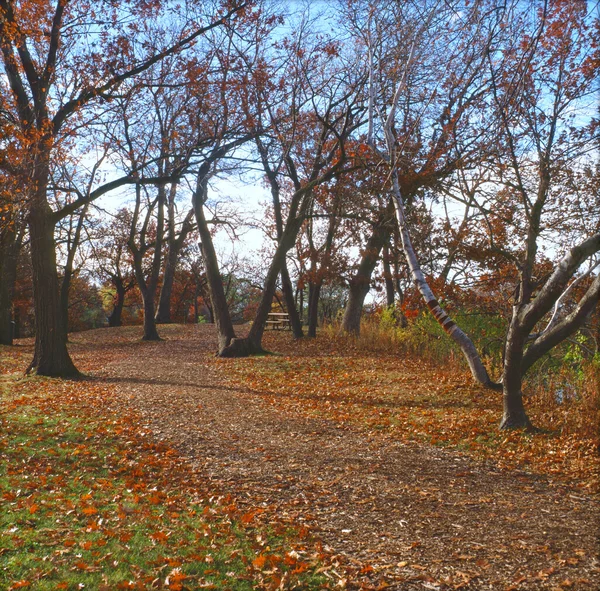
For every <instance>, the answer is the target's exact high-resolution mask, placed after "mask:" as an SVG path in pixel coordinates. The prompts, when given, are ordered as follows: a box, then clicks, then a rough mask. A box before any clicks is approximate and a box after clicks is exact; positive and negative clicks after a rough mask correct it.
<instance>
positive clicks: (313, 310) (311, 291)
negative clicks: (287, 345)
mask: <svg viewBox="0 0 600 591" xmlns="http://www.w3.org/2000/svg"><path fill="white" fill-rule="evenodd" d="M322 286H323V281H322V280H319V281H314V282H311V283H309V286H308V336H309V337H311V338H315V337H316V336H317V325H318V323H319V299H320V296H321V287H322Z"/></svg>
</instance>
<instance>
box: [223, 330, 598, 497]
mask: <svg viewBox="0 0 600 591" xmlns="http://www.w3.org/2000/svg"><path fill="white" fill-rule="evenodd" d="M266 346H267V348H268V349H270V350H272V351H275V352H277V355H267V356H263V357H252V358H246V359H239V360H236V361H235V362H234V363H231V362H228V361H224V360H219V359H217V360H215V364H216V366H217V367H221V368H222V374H223V378H224V379H229V380H231V381H232V382H235V383H236V384H238V385H240V384H243V385H246V387H248V388H249V389H251V390H252V391H253V392H256V393H260V394H262V395H263V396H265V398H266V399H269V400H270V401H271V402H272V403H274V404H279V405H281V406H289V405H295V406H296V408H297V409H298V410H299V411H302V412H307V413H309V414H311V415H313V416H328V417H331V418H332V419H335V420H338V421H342V422H352V423H353V424H355V425H359V426H362V428H364V429H365V430H366V431H370V432H379V433H381V434H382V435H383V434H387V435H389V436H391V437H393V438H394V439H397V440H399V441H405V442H416V443H423V444H429V445H435V446H440V447H445V448H448V449H456V450H459V451H461V452H464V453H467V454H469V455H471V456H472V457H474V458H478V459H483V460H490V461H493V462H494V463H495V464H497V465H498V466H499V467H501V468H527V469H530V470H533V471H535V472H539V473H543V474H548V475H552V476H553V477H555V478H559V479H562V480H565V481H569V482H571V483H572V484H574V485H575V486H577V487H579V488H581V489H585V490H590V491H593V490H597V487H598V468H599V462H598V449H599V444H600V438H599V432H598V425H599V424H600V394H599V393H598V390H597V388H596V389H595V393H594V388H593V387H592V386H590V387H589V388H588V391H587V394H586V395H585V396H584V397H583V398H579V399H577V398H570V399H566V400H563V401H562V403H560V404H558V403H557V401H556V399H555V396H554V392H552V391H550V390H547V391H543V392H539V391H538V392H535V393H534V395H531V396H526V405H527V410H528V413H529V414H530V417H531V419H532V422H533V424H534V425H535V426H536V427H538V428H539V431H537V432H535V433H532V432H524V431H500V430H499V429H498V424H499V422H500V417H501V413H502V400H501V394H499V393H495V392H491V391H489V390H485V389H484V388H481V387H479V386H477V385H476V384H474V383H473V381H472V379H471V377H470V375H469V374H468V373H466V372H465V371H462V370H457V369H456V368H455V367H453V368H451V369H448V368H443V367H440V366H439V365H436V364H433V363H428V362H426V361H424V360H423V359H419V358H416V357H403V356H402V355H400V354H398V353H390V352H388V351H379V352H377V353H374V352H372V351H365V350H364V349H363V348H362V347H360V346H359V344H358V343H356V341H355V340H354V339H352V338H345V337H337V336H332V335H331V334H329V335H328V334H322V335H321V336H320V337H319V339H318V340H309V339H305V340H301V341H298V342H293V341H291V340H290V339H289V338H286V336H285V335H284V334H281V333H278V332H276V331H273V332H270V333H268V334H267V338H266ZM589 379H590V381H592V380H594V379H595V380H597V379H598V378H597V377H594V376H590V377H589Z"/></svg>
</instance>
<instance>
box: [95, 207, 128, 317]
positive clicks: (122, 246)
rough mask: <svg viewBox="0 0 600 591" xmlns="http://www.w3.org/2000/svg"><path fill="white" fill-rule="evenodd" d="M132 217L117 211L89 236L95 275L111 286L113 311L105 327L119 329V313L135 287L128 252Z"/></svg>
mask: <svg viewBox="0 0 600 591" xmlns="http://www.w3.org/2000/svg"><path fill="white" fill-rule="evenodd" d="M130 218H131V215H130V213H129V212H128V211H127V209H124V208H123V209H120V210H119V211H118V212H117V213H116V214H115V216H114V217H113V218H112V220H110V221H109V222H106V223H104V224H102V225H100V226H99V227H98V228H96V229H95V231H94V234H93V236H92V256H93V259H94V264H95V267H96V271H95V272H96V274H97V275H98V276H99V277H100V278H101V279H102V280H106V279H108V280H109V281H110V283H111V284H112V286H113V289H114V295H113V298H112V300H113V301H112V304H113V307H112V311H111V313H110V315H109V316H108V326H110V327H116V326H122V324H123V322H122V313H123V306H124V304H125V296H126V294H127V292H129V291H131V290H132V289H133V288H134V287H135V273H134V270H133V260H132V259H131V255H130V253H129V251H128V249H127V240H128V239H129V228H130V227H131V219H130Z"/></svg>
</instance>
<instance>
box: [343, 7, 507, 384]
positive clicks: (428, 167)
mask: <svg viewBox="0 0 600 591" xmlns="http://www.w3.org/2000/svg"><path fill="white" fill-rule="evenodd" d="M459 8H460V10H458V9H459ZM481 8H482V5H480V4H477V5H472V6H470V7H466V6H462V4H461V5H460V6H459V3H448V2H435V1H432V2H424V3H420V2H419V3H417V2H414V3H413V2H408V3H405V4H402V5H397V6H396V5H394V6H390V7H384V6H383V5H380V4H378V3H377V4H375V5H373V6H371V5H366V4H364V3H361V2H356V3H352V4H351V5H350V14H349V17H350V21H351V23H352V26H353V30H354V31H355V32H356V35H357V37H358V39H359V40H360V42H361V43H363V44H364V48H365V55H364V60H365V62H366V65H367V71H368V76H369V98H368V100H369V124H368V126H369V128H368V138H367V142H368V144H369V145H370V146H371V147H372V149H373V150H374V151H375V153H376V154H378V155H379V157H380V158H381V161H382V162H383V163H385V164H386V165H387V167H388V171H389V173H388V179H389V182H388V186H389V190H390V193H391V197H392V199H393V203H394V209H395V213H396V220H397V223H398V227H399V232H400V237H401V242H402V246H403V251H404V255H405V257H406V260H407V263H408V266H409V268H410V271H411V274H412V277H413V280H414V282H415V285H416V286H417V288H418V290H419V292H420V293H421V295H422V297H423V299H424V301H425V303H426V305H427V307H428V308H429V309H430V310H431V312H432V314H433V315H434V317H435V318H436V320H437V321H438V322H439V323H440V325H441V326H442V327H443V328H444V330H446V332H447V333H448V334H449V335H450V336H451V338H452V339H453V340H454V341H455V342H456V343H457V344H458V345H459V347H460V348H461V349H462V351H463V353H464V355H465V358H466V359H467V361H468V363H469V366H470V368H471V371H472V373H473V376H474V377H475V378H476V379H477V380H478V381H479V382H481V383H482V384H485V385H488V386H491V385H492V381H491V379H490V377H489V375H488V373H487V370H486V368H485V366H484V365H483V363H482V362H481V358H480V356H479V353H478V352H477V350H476V348H475V346H474V344H473V342H472V341H471V339H470V338H469V337H468V336H467V335H466V334H465V333H464V332H463V331H462V330H461V329H460V328H459V327H458V326H457V325H456V323H455V322H454V321H452V319H450V317H449V316H448V314H447V313H446V311H445V310H444V309H443V308H442V307H441V306H440V304H439V302H438V300H437V299H436V297H435V295H434V293H433V291H432V289H431V287H430V285H429V283H428V281H427V278H426V276H425V274H424V273H423V270H422V268H421V265H420V262H419V258H418V256H417V253H416V251H415V249H414V247H413V243H412V240H411V233H410V227H409V225H408V224H407V216H406V203H407V201H408V200H409V199H411V198H412V196H414V195H415V194H416V192H417V191H418V190H420V189H423V188H425V187H435V186H436V184H438V183H439V182H440V181H441V180H443V179H444V178H446V177H448V176H449V175H451V174H452V173H453V171H455V170H456V169H457V168H458V167H460V166H463V165H464V160H465V157H466V155H465V154H462V155H461V157H459V156H458V155H457V153H456V152H455V151H453V150H452V145H453V144H452V140H453V138H454V137H455V136H457V135H459V136H460V135H462V134H464V135H465V136H467V137H469V138H471V137H472V136H471V134H469V128H468V125H467V123H468V115H469V112H470V110H471V108H474V107H476V106H477V105H478V103H479V101H480V100H481V97H482V95H483V92H484V91H485V88H486V81H485V80H484V79H483V78H482V76H483V69H484V68H483V66H484V65H485V59H486V51H487V49H488V47H489V44H490V39H491V33H490V30H489V27H488V26H487V24H482V21H481V18H482V10H481ZM491 14H494V13H493V11H492V13H491ZM493 18H497V17H496V16H493ZM440 58H442V59H443V61H442V63H440ZM477 147H478V144H477V142H476V141H474V140H472V141H471V153H477V149H476V148H477Z"/></svg>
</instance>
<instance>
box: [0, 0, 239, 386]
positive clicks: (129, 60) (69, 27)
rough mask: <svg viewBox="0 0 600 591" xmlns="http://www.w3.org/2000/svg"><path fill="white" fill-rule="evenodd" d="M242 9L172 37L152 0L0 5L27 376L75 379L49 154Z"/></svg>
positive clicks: (188, 24)
mask: <svg viewBox="0 0 600 591" xmlns="http://www.w3.org/2000/svg"><path fill="white" fill-rule="evenodd" d="M243 7H244V3H235V4H233V6H232V7H231V8H230V9H229V10H227V9H225V10H223V11H222V12H221V15H220V16H219V15H218V16H217V17H216V18H214V19H213V20H212V21H211V22H209V24H207V25H204V26H202V25H199V24H197V22H195V21H194V20H193V19H191V20H188V19H186V20H185V22H184V24H183V25H182V26H180V27H179V28H178V30H177V31H176V33H175V34H174V35H169V34H167V32H166V30H163V31H162V32H160V31H159V27H153V26H154V25H156V24H157V22H158V20H159V16H160V11H161V8H162V5H161V3H160V2H158V1H157V2H148V3H143V4H138V3H133V4H132V3H126V2H122V3H121V2H115V3H112V4H111V5H110V7H109V6H108V5H106V6H105V7H104V10H102V11H101V14H99V15H97V13H96V11H95V9H94V7H93V6H92V5H91V4H89V3H87V2H80V1H74V2H66V1H65V0H57V2H56V3H55V4H50V3H49V2H46V1H45V0H44V1H42V0H28V1H27V2H23V3H20V2H15V1H13V0H2V1H1V2H0V48H1V51H2V64H3V73H4V75H5V80H6V82H7V85H5V86H4V87H3V89H2V91H3V102H4V104H6V105H9V106H10V108H11V113H12V115H11V116H12V118H13V121H16V122H18V133H19V143H20V150H21V153H22V158H21V159H20V160H21V162H22V166H23V168H24V170H26V171H27V172H28V174H27V175H26V176H28V178H29V179H30V187H31V191H30V193H29V194H28V203H27V214H28V216H27V217H28V225H29V233H30V237H31V256H32V265H33V281H34V299H35V318H36V345H35V353H34V358H33V361H32V363H31V365H30V368H29V370H30V371H32V370H35V371H37V373H39V374H40V375H48V376H65V377H66V376H74V375H77V373H78V372H77V369H76V368H75V366H74V364H73V362H72V360H71V358H70V356H69V353H68V351H67V347H66V339H65V335H64V331H63V330H62V326H63V320H62V316H61V314H62V313H61V306H60V297H59V282H58V274H57V266H56V250H55V243H54V226H55V223H56V222H57V221H58V219H60V218H61V217H62V214H61V213H60V212H54V211H53V210H52V208H51V206H50V203H49V199H48V183H49V180H50V165H51V161H52V157H53V155H55V153H56V151H57V149H59V148H60V147H61V142H63V141H64V140H66V139H67V138H69V137H71V136H72V134H75V133H77V129H78V125H80V124H81V122H82V121H81V118H82V117H83V115H84V107H86V106H90V107H91V106H93V105H97V104H98V103H99V102H101V101H103V100H106V99H107V98H109V97H110V95H111V93H113V92H114V91H115V90H117V89H118V87H119V86H120V85H122V84H123V82H125V81H126V80H130V79H133V78H135V77H136V76H137V75H138V74H140V73H141V72H143V71H144V70H146V69H148V68H149V67H151V66H152V65H153V64H155V63H158V62H160V61H161V60H162V59H164V58H165V57H167V56H169V55H172V54H174V53H176V52H179V51H181V50H183V49H185V48H187V47H189V46H190V45H191V44H192V43H193V42H194V41H195V40H196V39H197V38H198V37H200V36H201V35H202V34H204V33H205V32H206V31H207V30H210V29H212V28H214V27H218V26H220V25H222V24H223V23H224V22H226V21H227V20H228V19H229V18H231V17H232V16H233V15H235V14H236V13H238V12H240V11H241V10H242V9H243ZM172 14H174V13H173V12H172ZM153 28H154V30H152V29H153ZM161 41H164V42H162V43H161Z"/></svg>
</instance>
